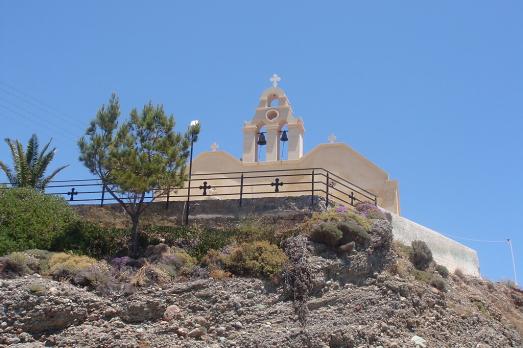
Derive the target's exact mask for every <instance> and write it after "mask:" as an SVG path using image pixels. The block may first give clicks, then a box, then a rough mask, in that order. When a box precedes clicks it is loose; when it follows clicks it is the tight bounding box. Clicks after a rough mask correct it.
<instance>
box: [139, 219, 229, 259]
mask: <svg viewBox="0 0 523 348" xmlns="http://www.w3.org/2000/svg"><path fill="white" fill-rule="evenodd" d="M237 235H238V232H237V231H235V230H229V229H227V230H221V229H213V228H208V227H202V226H189V227H187V226H148V227H146V228H144V231H143V240H142V243H143V245H144V246H147V245H150V244H157V243H159V242H162V243H165V244H168V245H179V246H181V247H183V248H184V249H185V250H187V252H188V253H189V255H191V256H193V257H195V258H197V259H198V260H200V259H201V258H202V257H204V256H205V255H206V254H207V252H208V251H209V250H212V249H215V250H220V249H222V248H223V247H224V246H226V245H229V244H231V243H233V242H234V241H235V240H236V236H237Z"/></svg>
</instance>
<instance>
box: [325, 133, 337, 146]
mask: <svg viewBox="0 0 523 348" xmlns="http://www.w3.org/2000/svg"><path fill="white" fill-rule="evenodd" d="M327 139H328V140H329V144H334V143H335V142H336V136H335V135H334V134H332V133H331V135H329V137H328V138H327Z"/></svg>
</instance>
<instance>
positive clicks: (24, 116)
mask: <svg viewBox="0 0 523 348" xmlns="http://www.w3.org/2000/svg"><path fill="white" fill-rule="evenodd" d="M0 107H1V108H3V109H4V110H7V111H9V112H11V113H14V114H17V115H18V116H20V117H21V118H22V120H23V121H25V122H26V123H27V125H29V126H33V127H34V126H35V123H37V124H38V126H39V127H41V128H45V129H47V130H49V132H50V133H51V134H55V133H57V132H58V133H59V134H60V135H61V136H63V137H65V138H67V139H69V140H75V141H76V140H77V139H75V137H74V136H72V135H71V134H67V133H62V131H61V130H60V129H59V128H57V129H51V128H50V127H49V123H46V122H44V121H42V120H40V119H38V118H34V117H29V116H28V115H27V114H24V113H21V112H19V111H18V110H15V109H12V108H10V107H9V106H6V105H4V104H1V103H0Z"/></svg>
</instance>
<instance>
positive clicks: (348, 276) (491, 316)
mask: <svg viewBox="0 0 523 348" xmlns="http://www.w3.org/2000/svg"><path fill="white" fill-rule="evenodd" d="M344 216H345V215H344ZM350 217H351V218H350V219H346V218H345V217H344V218H343V219H341V218H339V216H337V217H333V216H332V215H330V216H322V217H321V219H320V220H321V221H318V218H316V220H314V218H313V219H311V221H308V222H306V223H305V224H304V225H303V226H300V229H302V230H303V231H308V232H307V233H299V234H296V235H294V236H291V237H287V238H286V239H285V240H284V241H282V243H281V248H282V249H283V250H284V252H285V254H286V259H285V263H284V266H283V270H280V271H281V272H280V271H276V270H278V269H277V268H276V267H275V265H276V263H275V261H274V260H272V259H270V258H269V257H268V256H267V254H263V253H262V254H260V255H262V256H263V257H259V258H258V259H256V260H253V259H248V260H247V261H245V260H244V261H245V262H244V263H243V264H242V265H243V267H244V268H242V269H239V268H238V263H235V264H232V263H231V262H232V261H231V260H232V259H234V260H237V259H238V258H239V256H238V253H240V254H241V255H243V256H245V255H246V254H247V251H246V250H247V249H242V250H241V252H239V251H238V250H239V249H234V248H232V249H231V247H227V248H224V249H223V250H221V251H220V252H219V253H218V252H214V253H210V254H208V256H207V257H206V259H205V261H202V262H201V263H200V265H198V266H196V267H194V268H191V270H190V271H188V270H186V271H185V275H184V276H177V277H174V278H172V279H169V280H166V279H163V278H162V277H161V276H159V274H160V273H154V269H153V268H151V267H152V266H151V265H154V264H155V262H159V261H158V260H162V259H168V258H169V257H171V258H172V257H173V252H174V251H173V250H174V249H173V248H170V247H169V246H167V245H157V246H155V247H151V248H150V250H149V252H148V253H146V256H145V257H144V258H143V260H141V261H140V262H138V261H137V260H134V261H133V260H126V261H125V262H126V264H128V265H130V266H125V267H129V268H121V267H120V268H118V269H115V267H116V266H114V263H113V264H112V266H111V267H113V269H112V271H111V272H119V273H118V276H120V278H118V279H120V280H121V279H124V277H123V276H122V273H125V272H136V273H133V274H134V275H133V277H134V278H132V279H134V281H132V284H133V286H129V284H128V283H125V282H124V281H120V282H114V284H113V283H111V284H112V285H111V286H105V287H100V286H98V287H96V286H93V282H92V281H91V282H90V283H89V282H86V281H85V280H83V281H82V280H81V279H80V278H81V277H80V278H79V277H77V276H74V275H72V274H70V273H69V274H66V275H65V276H64V273H63V272H64V269H65V268H63V267H62V268H60V272H58V273H56V272H55V273H53V272H50V271H48V272H47V273H46V272H44V271H39V272H36V273H34V272H33V274H25V275H20V274H22V273H21V272H18V273H16V272H15V268H14V267H13V265H12V264H10V263H9V262H11V261H8V260H7V261H6V259H5V258H4V259H3V261H1V260H0V273H1V274H2V276H3V278H4V279H2V280H0V304H1V306H0V309H1V311H0V345H4V346H14V347H40V346H42V347H43V346H56V347H375V348H377V347H384V348H386V347H416V346H418V347H484V348H486V347H521V346H522V344H523V342H522V336H521V333H522V332H523V311H522V306H523V292H522V291H521V290H519V289H517V288H515V287H513V286H511V285H510V284H504V283H492V282H489V281H486V280H481V279H474V278H469V277H466V276H464V275H463V274H461V273H459V272H457V273H456V274H447V273H446V272H445V270H443V269H442V268H441V267H438V266H437V265H435V264H433V263H427V264H425V265H421V267H418V266H419V264H420V262H419V260H417V259H416V257H413V251H412V250H409V248H406V247H403V246H400V245H397V244H394V243H392V238H391V234H390V224H389V223H388V222H387V220H386V219H384V218H383V217H381V216H378V217H376V216H372V214H371V215H370V216H369V215H367V218H368V220H365V221H364V220H361V219H360V218H359V217H355V216H352V215H351V216H350ZM358 221H359V222H360V223H359V225H358V224H356V223H355V222H358ZM367 223H368V226H367V225H366V224H367ZM361 227H364V228H363V229H362V228H361ZM365 228H367V229H366V230H365ZM256 248H258V249H256V250H262V249H263V248H265V246H264V244H257V245H256ZM176 250H178V249H176ZM178 252H179V251H178ZM271 252H272V251H271ZM242 253H243V254H242ZM209 255H212V256H213V257H210V256H209ZM220 255H221V256H220ZM223 255H229V256H230V255H235V256H234V257H232V258H229V259H227V258H224V257H225V256H223ZM418 256H419V255H418ZM60 257H63V256H60ZM263 260H267V261H263ZM83 261H86V260H83ZM422 261H423V260H422ZM119 262H120V263H121V262H122V261H121V259H119ZM264 262H265V263H264ZM253 263H255V265H256V267H262V268H263V270H264V271H265V272H266V273H264V274H265V276H263V275H262V274H261V273H260V274H258V275H257V276H253V274H255V272H254V273H253V272H251V273H249V272H247V271H246V269H250V270H251V271H252V270H253V269H255V268H254V266H253ZM421 263H422V262H421ZM2 265H3V266H2ZM269 266H271V267H272V268H271V267H269ZM53 267H54V268H55V269H56V265H51V269H53ZM133 267H134V271H132V269H133ZM249 267H250V268H249ZM416 267H418V268H416ZM420 268H421V269H420ZM26 273H28V272H26ZM29 273H31V272H29ZM39 273H41V274H43V275H41V274H39ZM178 274H182V273H178ZM268 274H270V275H271V276H267V275H268ZM137 275H139V276H141V277H142V278H143V279H142V280H141V281H136V279H137V278H136V276H137ZM115 279H116V278H115ZM144 279H145V280H144ZM101 283H103V282H98V284H101ZM104 284H106V283H104ZM106 285H107V284H106Z"/></svg>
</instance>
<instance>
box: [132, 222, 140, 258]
mask: <svg viewBox="0 0 523 348" xmlns="http://www.w3.org/2000/svg"><path fill="white" fill-rule="evenodd" d="M131 221H132V223H133V226H132V229H131V245H130V246H131V248H130V256H131V257H133V258H137V257H138V256H139V255H138V248H139V245H138V224H139V222H140V216H133V217H131Z"/></svg>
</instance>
